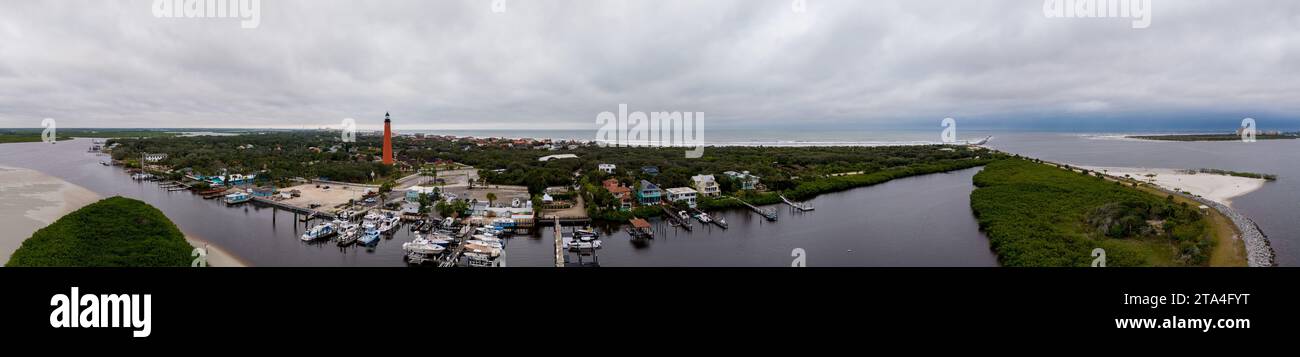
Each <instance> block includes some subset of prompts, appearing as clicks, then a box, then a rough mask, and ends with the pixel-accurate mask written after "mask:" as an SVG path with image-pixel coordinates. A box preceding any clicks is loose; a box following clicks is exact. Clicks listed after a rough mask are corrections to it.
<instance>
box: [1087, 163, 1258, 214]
mask: <svg viewBox="0 0 1300 357" xmlns="http://www.w3.org/2000/svg"><path fill="white" fill-rule="evenodd" d="M1078 167H1080V168H1085V169H1088V170H1093V171H1102V170H1105V171H1103V173H1105V174H1108V175H1111V176H1116V177H1124V175H1128V177H1130V178H1134V179H1138V180H1141V181H1143V182H1151V180H1152V179H1154V180H1155V184H1156V185H1158V186H1160V187H1163V188H1165V189H1168V190H1172V191H1186V192H1191V193H1192V194H1193V195H1197V196H1201V197H1205V198H1206V199H1209V200H1211V201H1215V202H1218V203H1222V204H1224V205H1226V206H1232V199H1233V198H1237V197H1240V196H1243V195H1245V194H1247V193H1251V192H1254V191H1255V190H1258V189H1260V188H1261V187H1264V183H1266V182H1268V181H1265V180H1263V179H1254V178H1248V177H1237V176H1228V175H1218V174H1207V173H1196V174H1189V173H1185V172H1179V171H1178V170H1174V169H1147V168H1131V167H1089V166H1078ZM1148 174H1155V175H1156V176H1155V177H1147V176H1146V175H1148Z"/></svg>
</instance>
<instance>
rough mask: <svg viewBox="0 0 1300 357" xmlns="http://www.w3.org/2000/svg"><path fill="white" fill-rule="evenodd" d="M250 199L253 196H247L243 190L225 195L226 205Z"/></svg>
mask: <svg viewBox="0 0 1300 357" xmlns="http://www.w3.org/2000/svg"><path fill="white" fill-rule="evenodd" d="M251 200H253V196H249V195H248V194H247V193H243V192H236V193H232V194H229V195H226V204H227V205H237V204H240V203H244V202H248V201H251Z"/></svg>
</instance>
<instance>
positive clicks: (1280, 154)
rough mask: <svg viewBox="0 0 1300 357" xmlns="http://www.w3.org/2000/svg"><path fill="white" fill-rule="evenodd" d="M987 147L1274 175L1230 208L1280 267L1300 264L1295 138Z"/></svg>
mask: <svg viewBox="0 0 1300 357" xmlns="http://www.w3.org/2000/svg"><path fill="white" fill-rule="evenodd" d="M990 146H991V147H993V148H996V149H999V150H1004V151H1007V152H1013V153H1019V154H1024V155H1030V156H1034V157H1038V158H1042V159H1046V160H1051V161H1057V162H1065V163H1072V164H1077V165H1088V166H1120V167H1150V168H1171V169H1196V168H1215V169H1224V170H1233V171H1246V172H1259V173H1270V174H1276V175H1278V179H1277V181H1274V182H1270V183H1267V184H1265V185H1264V187H1263V188H1261V189H1259V190H1258V191H1255V192H1252V193H1250V194H1247V195H1245V196H1242V197H1238V198H1236V199H1234V200H1233V201H1232V206H1233V207H1234V208H1236V209H1237V210H1239V211H1241V213H1243V214H1245V215H1246V216H1247V217H1250V218H1251V219H1252V220H1254V221H1255V223H1257V224H1259V226H1260V228H1261V229H1262V230H1263V231H1264V234H1266V235H1268V238H1269V241H1270V242H1271V243H1272V245H1273V249H1274V250H1275V251H1276V252H1277V262H1278V264H1279V265H1284V266H1296V265H1300V241H1298V240H1300V223H1298V222H1300V140H1259V141H1256V142H1253V143H1243V142H1240V141H1227V142H1173V141H1135V140H1115V139H1104V138H1098V137H1096V136H1089V135H1080V134H1059V133H1014V134H1002V135H997V137H996V138H995V139H994V140H993V141H992V142H991V143H990Z"/></svg>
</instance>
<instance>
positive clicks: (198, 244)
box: [185, 234, 248, 268]
mask: <svg viewBox="0 0 1300 357" xmlns="http://www.w3.org/2000/svg"><path fill="white" fill-rule="evenodd" d="M185 241H187V242H190V245H191V246H194V247H195V248H204V249H206V250H207V253H208V254H207V257H208V266H209V267H215V268H242V267H247V266H248V263H245V262H244V261H242V260H239V258H237V257H235V256H234V255H232V254H230V253H229V252H226V251H225V250H223V249H221V247H218V246H215V245H212V244H208V242H207V241H205V240H203V239H200V238H197V237H195V236H192V235H189V234H186V235H185Z"/></svg>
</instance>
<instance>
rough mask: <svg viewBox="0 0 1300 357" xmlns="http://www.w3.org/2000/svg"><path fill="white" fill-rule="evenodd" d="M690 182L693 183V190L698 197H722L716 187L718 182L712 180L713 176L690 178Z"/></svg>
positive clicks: (720, 191)
mask: <svg viewBox="0 0 1300 357" xmlns="http://www.w3.org/2000/svg"><path fill="white" fill-rule="evenodd" d="M691 182H694V183H695V185H694V186H695V190H696V191H698V192H699V193H700V196H705V197H718V196H721V195H722V190H721V189H720V188H719V187H718V181H717V179H714V178H713V175H696V176H691Z"/></svg>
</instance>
